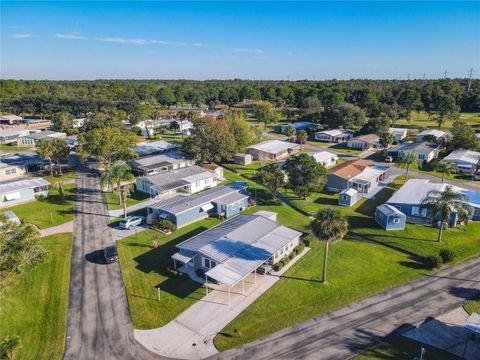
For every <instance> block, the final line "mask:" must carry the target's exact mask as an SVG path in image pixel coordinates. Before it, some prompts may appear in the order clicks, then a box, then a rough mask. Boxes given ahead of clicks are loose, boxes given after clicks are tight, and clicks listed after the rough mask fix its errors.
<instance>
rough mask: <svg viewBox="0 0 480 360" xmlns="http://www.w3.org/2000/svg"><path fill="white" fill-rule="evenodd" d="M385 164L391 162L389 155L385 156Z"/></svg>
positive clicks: (391, 158)
mask: <svg viewBox="0 0 480 360" xmlns="http://www.w3.org/2000/svg"><path fill="white" fill-rule="evenodd" d="M385 162H390V163H391V162H393V157H391V156H390V155H389V156H386V157H385Z"/></svg>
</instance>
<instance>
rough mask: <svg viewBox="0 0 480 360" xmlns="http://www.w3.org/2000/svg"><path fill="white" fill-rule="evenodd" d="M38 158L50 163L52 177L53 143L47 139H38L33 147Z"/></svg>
mask: <svg viewBox="0 0 480 360" xmlns="http://www.w3.org/2000/svg"><path fill="white" fill-rule="evenodd" d="M35 147H36V148H37V149H36V152H37V154H38V156H40V157H42V158H44V159H45V160H47V161H48V162H49V163H50V176H53V157H54V155H55V147H54V142H53V141H51V140H49V139H39V140H37V143H36V145H35Z"/></svg>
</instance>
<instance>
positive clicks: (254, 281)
mask: <svg viewBox="0 0 480 360" xmlns="http://www.w3.org/2000/svg"><path fill="white" fill-rule="evenodd" d="M254 274H255V275H254V278H253V283H254V284H255V285H257V268H255V271H254Z"/></svg>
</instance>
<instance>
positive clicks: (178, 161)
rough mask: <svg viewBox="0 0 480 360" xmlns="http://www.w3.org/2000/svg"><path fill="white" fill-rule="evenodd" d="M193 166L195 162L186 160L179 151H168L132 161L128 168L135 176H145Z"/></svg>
mask: <svg viewBox="0 0 480 360" xmlns="http://www.w3.org/2000/svg"><path fill="white" fill-rule="evenodd" d="M194 164H195V161H194V160H193V159H188V158H186V157H185V154H184V153H182V152H181V151H170V152H166V153H164V154H159V155H153V156H147V157H144V158H140V159H136V160H133V161H131V162H130V167H131V168H132V172H133V173H134V174H135V175H138V176H145V175H152V174H158V173H162V172H166V171H173V170H177V169H180V168H183V167H187V166H192V165H194Z"/></svg>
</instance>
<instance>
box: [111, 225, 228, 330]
mask: <svg viewBox="0 0 480 360" xmlns="http://www.w3.org/2000/svg"><path fill="white" fill-rule="evenodd" d="M218 223H219V220H217V219H205V220H202V221H199V222H197V223H195V224H191V225H188V226H186V227H184V228H181V229H178V230H177V231H175V232H173V233H172V234H170V235H163V234H161V233H159V232H156V231H153V230H145V231H142V232H140V233H138V234H137V235H136V236H131V237H128V238H125V239H122V240H119V241H117V248H118V253H119V257H120V265H121V270H122V278H123V282H124V285H125V289H126V293H127V298H128V304H129V309H130V316H131V317H132V321H133V326H134V327H135V328H136V329H151V328H156V327H160V326H163V325H165V324H167V323H168V322H169V321H171V320H173V319H174V318H175V317H177V316H178V315H180V314H181V313H182V312H183V311H185V310H186V309H187V308H188V307H189V306H190V305H192V304H193V303H194V302H196V301H197V300H198V299H201V298H202V297H203V296H204V294H205V290H204V289H203V288H202V287H201V285H200V284H198V283H196V282H194V281H193V280H190V279H189V278H188V276H186V275H182V276H179V275H177V274H176V272H174V271H171V270H169V269H167V267H169V266H172V265H171V259H170V257H171V256H172V255H173V254H174V253H175V252H176V248H175V245H176V244H178V243H180V242H181V241H184V240H186V239H188V238H190V237H192V236H194V235H196V234H198V233H200V232H202V231H204V230H206V229H208V228H210V227H212V226H214V225H216V224H218ZM154 236H155V237H157V240H158V242H159V247H158V248H156V249H152V248H151V244H152V237H154ZM158 286H159V287H160V289H161V301H160V302H158V300H157V287H158Z"/></svg>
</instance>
